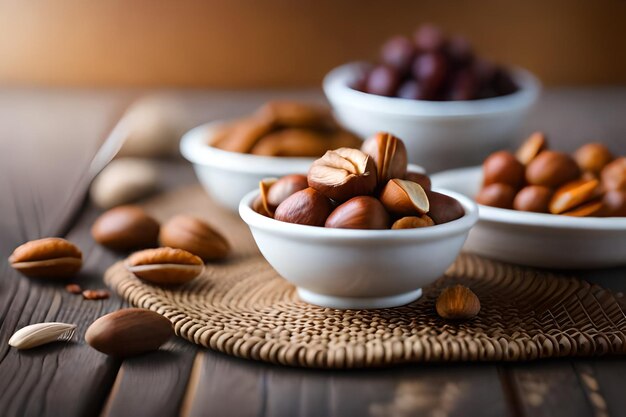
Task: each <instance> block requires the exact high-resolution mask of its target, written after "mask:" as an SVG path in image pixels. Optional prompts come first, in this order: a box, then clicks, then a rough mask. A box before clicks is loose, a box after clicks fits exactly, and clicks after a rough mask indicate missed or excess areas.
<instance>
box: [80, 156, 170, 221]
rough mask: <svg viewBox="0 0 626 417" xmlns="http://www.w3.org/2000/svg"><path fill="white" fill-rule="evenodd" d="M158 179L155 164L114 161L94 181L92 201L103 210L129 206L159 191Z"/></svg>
mask: <svg viewBox="0 0 626 417" xmlns="http://www.w3.org/2000/svg"><path fill="white" fill-rule="evenodd" d="M158 178H159V175H158V170H157V168H156V166H155V163H154V162H152V161H149V160H146V159H139V158H120V159H115V160H113V161H111V163H109V165H107V166H106V167H105V168H104V169H103V170H102V172H101V173H100V174H99V175H98V176H97V177H96V179H95V180H94V181H93V184H92V185H91V189H90V194H91V198H92V200H93V202H94V203H95V204H96V205H97V206H99V207H101V208H103V209H109V208H111V207H115V206H119V205H122V204H127V203H130V202H133V201H135V200H138V199H140V198H143V197H146V196H148V195H150V194H151V193H153V192H154V191H156V189H157V186H158Z"/></svg>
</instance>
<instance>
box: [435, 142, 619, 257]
mask: <svg viewBox="0 0 626 417" xmlns="http://www.w3.org/2000/svg"><path fill="white" fill-rule="evenodd" d="M433 184H436V185H437V186H439V187H446V188H449V189H451V190H454V191H457V192H460V193H462V194H465V195H467V196H469V197H471V198H474V199H475V200H476V201H477V202H478V203H479V207H480V220H479V222H478V224H477V225H476V227H474V229H473V230H472V231H471V233H470V235H469V238H468V240H467V243H466V246H465V249H466V250H468V251H470V252H474V253H477V254H480V255H483V256H487V257H490V258H494V259H498V260H501V261H505V262H511V263H516V264H522V265H528V266H535V267H544V268H560V269H569V268H577V269H578V268H603V267H613V266H618V265H624V264H626V158H624V157H623V156H616V155H613V154H612V153H611V151H610V150H609V149H607V148H606V147H605V146H604V145H602V144H601V143H588V144H586V145H584V146H582V147H581V148H579V149H578V150H577V151H576V152H575V153H574V154H572V155H570V154H567V153H564V152H559V151H558V150H553V149H550V148H549V145H548V141H547V139H546V136H545V135H544V134H543V133H542V132H536V133H534V134H532V135H531V136H530V137H529V138H528V139H527V140H526V141H525V142H524V143H523V144H522V146H521V147H520V148H519V149H518V150H517V152H516V153H511V152H508V151H498V152H495V153H493V154H491V155H490V156H489V157H488V158H487V159H486V160H485V161H484V163H483V165H482V166H478V167H471V168H462V169H456V170H451V171H446V172H442V173H439V174H436V175H434V176H433Z"/></svg>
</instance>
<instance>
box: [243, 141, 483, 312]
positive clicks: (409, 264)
mask: <svg viewBox="0 0 626 417" xmlns="http://www.w3.org/2000/svg"><path fill="white" fill-rule="evenodd" d="M406 161H407V157H406V149H405V147H404V144H403V143H402V141H400V140H399V139H397V138H396V137H394V136H393V135H390V134H388V133H382V132H381V133H378V134H376V135H375V136H373V137H371V138H369V139H368V140H366V141H365V142H364V143H363V145H362V147H361V148H360V149H355V148H339V149H335V150H331V151H328V152H326V154H325V155H324V156H323V157H321V158H319V159H317V160H316V161H315V162H313V164H312V165H311V167H310V168H309V170H308V173H307V174H306V175H297V174H294V175H287V176H284V177H282V178H279V179H268V180H265V181H262V182H261V184H260V187H259V188H260V189H259V190H257V191H253V192H251V193H249V194H247V195H246V196H245V197H244V198H243V199H242V200H241V204H240V206H239V214H240V215H241V218H242V219H243V220H244V221H245V222H246V223H247V224H248V226H249V227H250V230H251V232H252V235H253V237H254V239H255V241H256V243H257V245H258V247H259V250H260V251H261V253H262V254H263V256H264V257H265V259H266V260H267V261H268V262H269V263H270V264H271V265H272V267H274V269H276V271H277V272H278V273H279V274H280V275H281V276H283V277H284V278H285V279H286V280H288V281H289V282H291V283H293V284H294V285H295V286H296V287H297V291H298V295H299V296H300V298H301V299H303V300H304V301H307V302H309V303H312V304H316V305H320V306H324V307H331V308H350V309H361V308H386V307H394V306H399V305H404V304H408V303H410V302H412V301H415V300H416V299H417V298H419V297H420V295H421V288H422V287H423V286H425V285H427V284H430V283H432V282H434V281H435V280H436V279H437V278H439V277H440V276H442V275H443V273H444V272H445V271H446V269H447V268H448V267H449V266H450V265H451V264H452V263H453V262H454V260H455V259H456V257H457V256H458V254H459V252H460V250H461V247H462V246H463V243H464V242H465V239H466V238H467V235H468V233H469V230H470V229H471V227H472V226H473V225H474V224H475V223H476V221H477V220H478V209H477V206H476V204H475V203H474V202H473V201H472V200H471V199H470V198H468V197H465V196H463V195H461V194H459V193H455V192H452V191H446V190H444V189H431V187H430V180H429V178H428V177H427V176H426V175H425V174H423V173H421V169H420V168H419V167H416V166H414V165H411V164H408V165H407V162H406ZM303 183H304V184H306V185H305V186H304V188H303V186H302V185H300V184H303Z"/></svg>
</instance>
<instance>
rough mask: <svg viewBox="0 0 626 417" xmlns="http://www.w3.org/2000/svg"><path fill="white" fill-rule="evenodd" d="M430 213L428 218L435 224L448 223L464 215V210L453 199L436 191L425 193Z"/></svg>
mask: <svg viewBox="0 0 626 417" xmlns="http://www.w3.org/2000/svg"><path fill="white" fill-rule="evenodd" d="M426 196H428V202H429V205H430V211H429V212H428V213H427V214H428V216H429V217H430V218H431V219H433V221H434V222H435V224H443V223H448V222H451V221H453V220H456V219H460V218H461V217H463V216H464V215H465V209H464V208H463V206H462V205H461V203H459V202H458V201H456V200H455V199H454V198H452V197H450V196H447V195H445V194H441V193H438V192H436V191H426Z"/></svg>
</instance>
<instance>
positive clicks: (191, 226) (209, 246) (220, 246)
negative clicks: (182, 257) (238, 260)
mask: <svg viewBox="0 0 626 417" xmlns="http://www.w3.org/2000/svg"><path fill="white" fill-rule="evenodd" d="M159 241H160V242H161V245H163V246H168V247H171V248H178V249H183V250H186V251H187V252H190V253H193V254H194V255H197V256H199V257H201V258H202V259H204V260H205V261H216V260H221V259H224V258H226V257H227V256H228V253H229V252H230V244H229V243H228V241H227V240H226V238H225V237H224V236H222V234H221V233H219V232H218V231H217V230H215V229H213V227H211V226H210V225H209V224H208V223H206V222H205V221H204V220H202V219H199V218H197V217H193V216H189V215H183V214H180V215H177V216H174V217H172V218H171V219H169V220H168V221H167V222H165V224H163V226H162V227H161V233H160V234H159Z"/></svg>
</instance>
